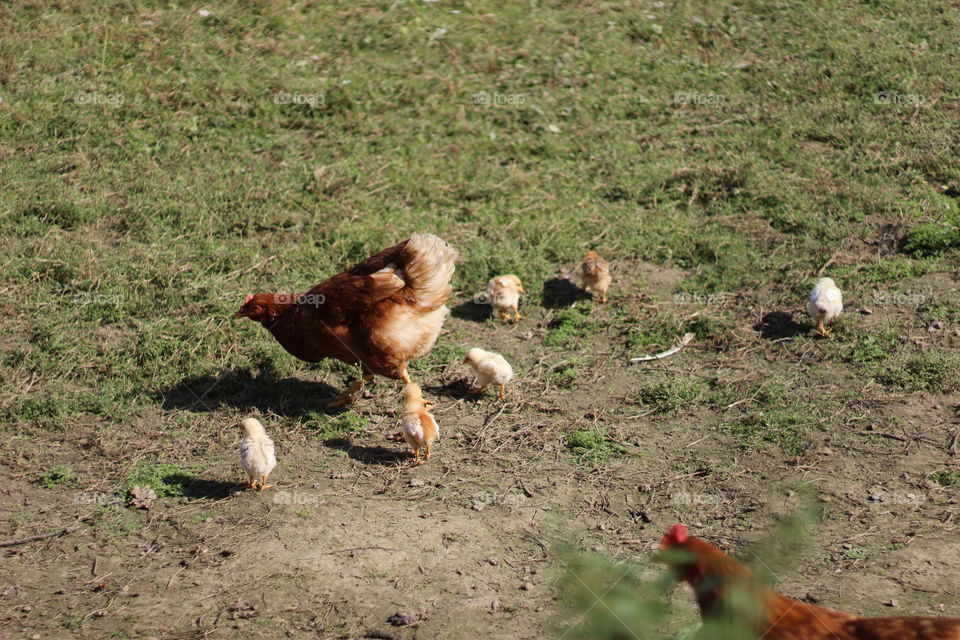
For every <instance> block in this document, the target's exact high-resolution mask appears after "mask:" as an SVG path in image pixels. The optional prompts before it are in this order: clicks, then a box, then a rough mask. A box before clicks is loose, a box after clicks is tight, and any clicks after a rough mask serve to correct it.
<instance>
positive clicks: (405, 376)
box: [400, 369, 413, 384]
mask: <svg viewBox="0 0 960 640" xmlns="http://www.w3.org/2000/svg"><path fill="white" fill-rule="evenodd" d="M400 379H401V380H403V384H410V383H411V382H413V380H411V379H410V374H409V373H408V372H407V370H406V369H404V370H403V373H401V374H400Z"/></svg>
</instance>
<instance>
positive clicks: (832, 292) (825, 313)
mask: <svg viewBox="0 0 960 640" xmlns="http://www.w3.org/2000/svg"><path fill="white" fill-rule="evenodd" d="M841 311H843V294H842V293H841V292H840V289H838V288H837V285H836V284H835V283H834V281H833V279H831V278H820V279H819V280H817V284H816V286H814V287H813V291H811V292H810V302H809V303H808V304H807V313H809V314H810V317H811V318H812V319H813V321H814V322H815V323H816V325H817V331H819V332H820V335H822V336H826V335H829V333H830V331H829V330H828V329H827V328H826V326H825V325H828V324H830V323H832V322H833V321H834V320H836V319H837V317H838V316H839V315H840V312H841Z"/></svg>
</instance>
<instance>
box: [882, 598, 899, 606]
mask: <svg viewBox="0 0 960 640" xmlns="http://www.w3.org/2000/svg"><path fill="white" fill-rule="evenodd" d="M883 606H885V607H895V606H897V601H896V600H894V599H893V598H890V599H889V600H887V601H886V602H884V603H883Z"/></svg>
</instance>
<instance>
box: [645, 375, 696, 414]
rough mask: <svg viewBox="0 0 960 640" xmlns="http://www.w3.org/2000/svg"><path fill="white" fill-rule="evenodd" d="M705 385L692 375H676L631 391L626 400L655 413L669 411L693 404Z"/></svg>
mask: <svg viewBox="0 0 960 640" xmlns="http://www.w3.org/2000/svg"><path fill="white" fill-rule="evenodd" d="M705 391H706V386H705V385H704V384H703V383H702V382H700V380H699V379H697V378H694V377H692V376H688V377H676V378H670V379H669V380H662V381H659V382H653V383H650V384H647V385H645V386H644V387H643V388H641V389H639V390H638V391H635V392H633V393H631V394H630V395H629V396H628V398H627V399H628V401H629V402H633V403H636V404H641V405H644V406H648V407H650V408H652V409H653V410H654V411H655V412H656V413H671V412H674V411H678V410H680V409H683V408H685V407H687V408H689V405H691V404H693V403H694V402H696V401H697V400H699V399H700V397H701V396H703V394H704V392H705Z"/></svg>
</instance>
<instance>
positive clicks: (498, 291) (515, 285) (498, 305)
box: [487, 274, 525, 322]
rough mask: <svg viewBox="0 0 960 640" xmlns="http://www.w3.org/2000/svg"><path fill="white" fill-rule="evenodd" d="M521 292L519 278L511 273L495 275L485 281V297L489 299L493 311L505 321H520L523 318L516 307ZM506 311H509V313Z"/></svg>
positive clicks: (521, 285)
mask: <svg viewBox="0 0 960 640" xmlns="http://www.w3.org/2000/svg"><path fill="white" fill-rule="evenodd" d="M521 293H525V292H524V290H523V284H522V283H521V282H520V278H518V277H517V276H515V275H513V274H508V275H505V276H497V277H496V278H492V279H491V280H490V282H489V283H487V298H488V299H489V300H490V304H491V305H492V306H493V310H494V312H496V313H497V314H499V315H500V318H501V319H503V320H506V321H507V322H520V319H521V318H523V316H521V315H520V311H519V310H518V309H517V307H518V306H519V305H520V294H521ZM507 312H510V314H508V313H507ZM511 314H512V317H511Z"/></svg>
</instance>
